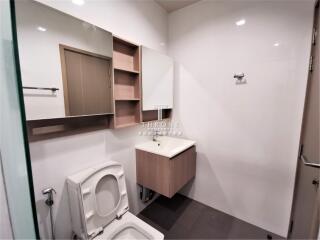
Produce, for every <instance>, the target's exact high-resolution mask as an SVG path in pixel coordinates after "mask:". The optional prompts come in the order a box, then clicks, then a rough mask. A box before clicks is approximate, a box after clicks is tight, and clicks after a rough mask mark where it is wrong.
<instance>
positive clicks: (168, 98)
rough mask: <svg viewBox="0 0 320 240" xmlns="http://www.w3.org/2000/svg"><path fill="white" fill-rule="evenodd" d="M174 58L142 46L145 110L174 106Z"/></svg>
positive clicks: (143, 104)
mask: <svg viewBox="0 0 320 240" xmlns="http://www.w3.org/2000/svg"><path fill="white" fill-rule="evenodd" d="M173 68H174V65H173V60H172V59H171V58H170V57H168V56H166V55H164V54H161V53H159V52H157V51H155V50H152V49H149V48H146V47H142V99H143V102H142V106H143V107H142V109H143V111H148V110H157V109H158V108H162V109H172V108H173Z"/></svg>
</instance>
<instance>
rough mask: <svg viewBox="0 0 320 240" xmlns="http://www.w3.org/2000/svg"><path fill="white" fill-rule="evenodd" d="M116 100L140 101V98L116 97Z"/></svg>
mask: <svg viewBox="0 0 320 240" xmlns="http://www.w3.org/2000/svg"><path fill="white" fill-rule="evenodd" d="M115 101H140V98H116V99H115Z"/></svg>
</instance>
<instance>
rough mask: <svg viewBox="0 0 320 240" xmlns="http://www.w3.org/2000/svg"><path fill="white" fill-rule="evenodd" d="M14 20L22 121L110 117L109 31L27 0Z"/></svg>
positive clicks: (17, 4)
mask: <svg viewBox="0 0 320 240" xmlns="http://www.w3.org/2000/svg"><path fill="white" fill-rule="evenodd" d="M16 17H17V35H18V48H19V55H20V65H21V76H22V85H23V88H24V89H23V93H24V101H25V107H26V115H27V120H35V119H50V118H63V117H71V116H85V115H100V114H109V113H112V112H113V104H112V102H113V99H112V82H113V80H112V34H111V33H110V32H107V31H105V30H103V29H101V28H99V27H97V26H94V25H92V24H90V23H87V22H84V21H82V20H80V19H77V18H74V17H72V16H70V15H67V14H65V13H63V12H60V11H58V10H55V9H53V8H50V7H47V6H45V5H43V4H41V3H38V2H35V1H31V0H24V1H16Z"/></svg>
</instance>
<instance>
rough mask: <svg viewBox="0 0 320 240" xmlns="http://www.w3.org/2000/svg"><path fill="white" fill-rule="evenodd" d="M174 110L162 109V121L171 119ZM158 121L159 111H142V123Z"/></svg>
mask: <svg viewBox="0 0 320 240" xmlns="http://www.w3.org/2000/svg"><path fill="white" fill-rule="evenodd" d="M171 112H172V109H162V119H163V120H164V119H169V118H170V117H171ZM157 119H158V111H157V110H148V111H142V122H150V121H156V120H157Z"/></svg>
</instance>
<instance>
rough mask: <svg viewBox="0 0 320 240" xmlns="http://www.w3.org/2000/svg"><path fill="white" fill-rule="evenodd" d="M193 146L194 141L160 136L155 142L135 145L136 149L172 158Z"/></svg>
mask: <svg viewBox="0 0 320 240" xmlns="http://www.w3.org/2000/svg"><path fill="white" fill-rule="evenodd" d="M195 144H196V142H195V141H192V140H188V139H182V138H173V137H167V136H160V137H157V141H152V140H150V141H148V142H145V143H142V144H138V145H136V149H139V150H142V151H146V152H150V153H154V154H158V155H161V156H164V157H168V158H172V157H174V156H176V155H178V154H179V153H181V152H183V151H184V150H186V149H188V148H190V147H191V146H193V145H195Z"/></svg>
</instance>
